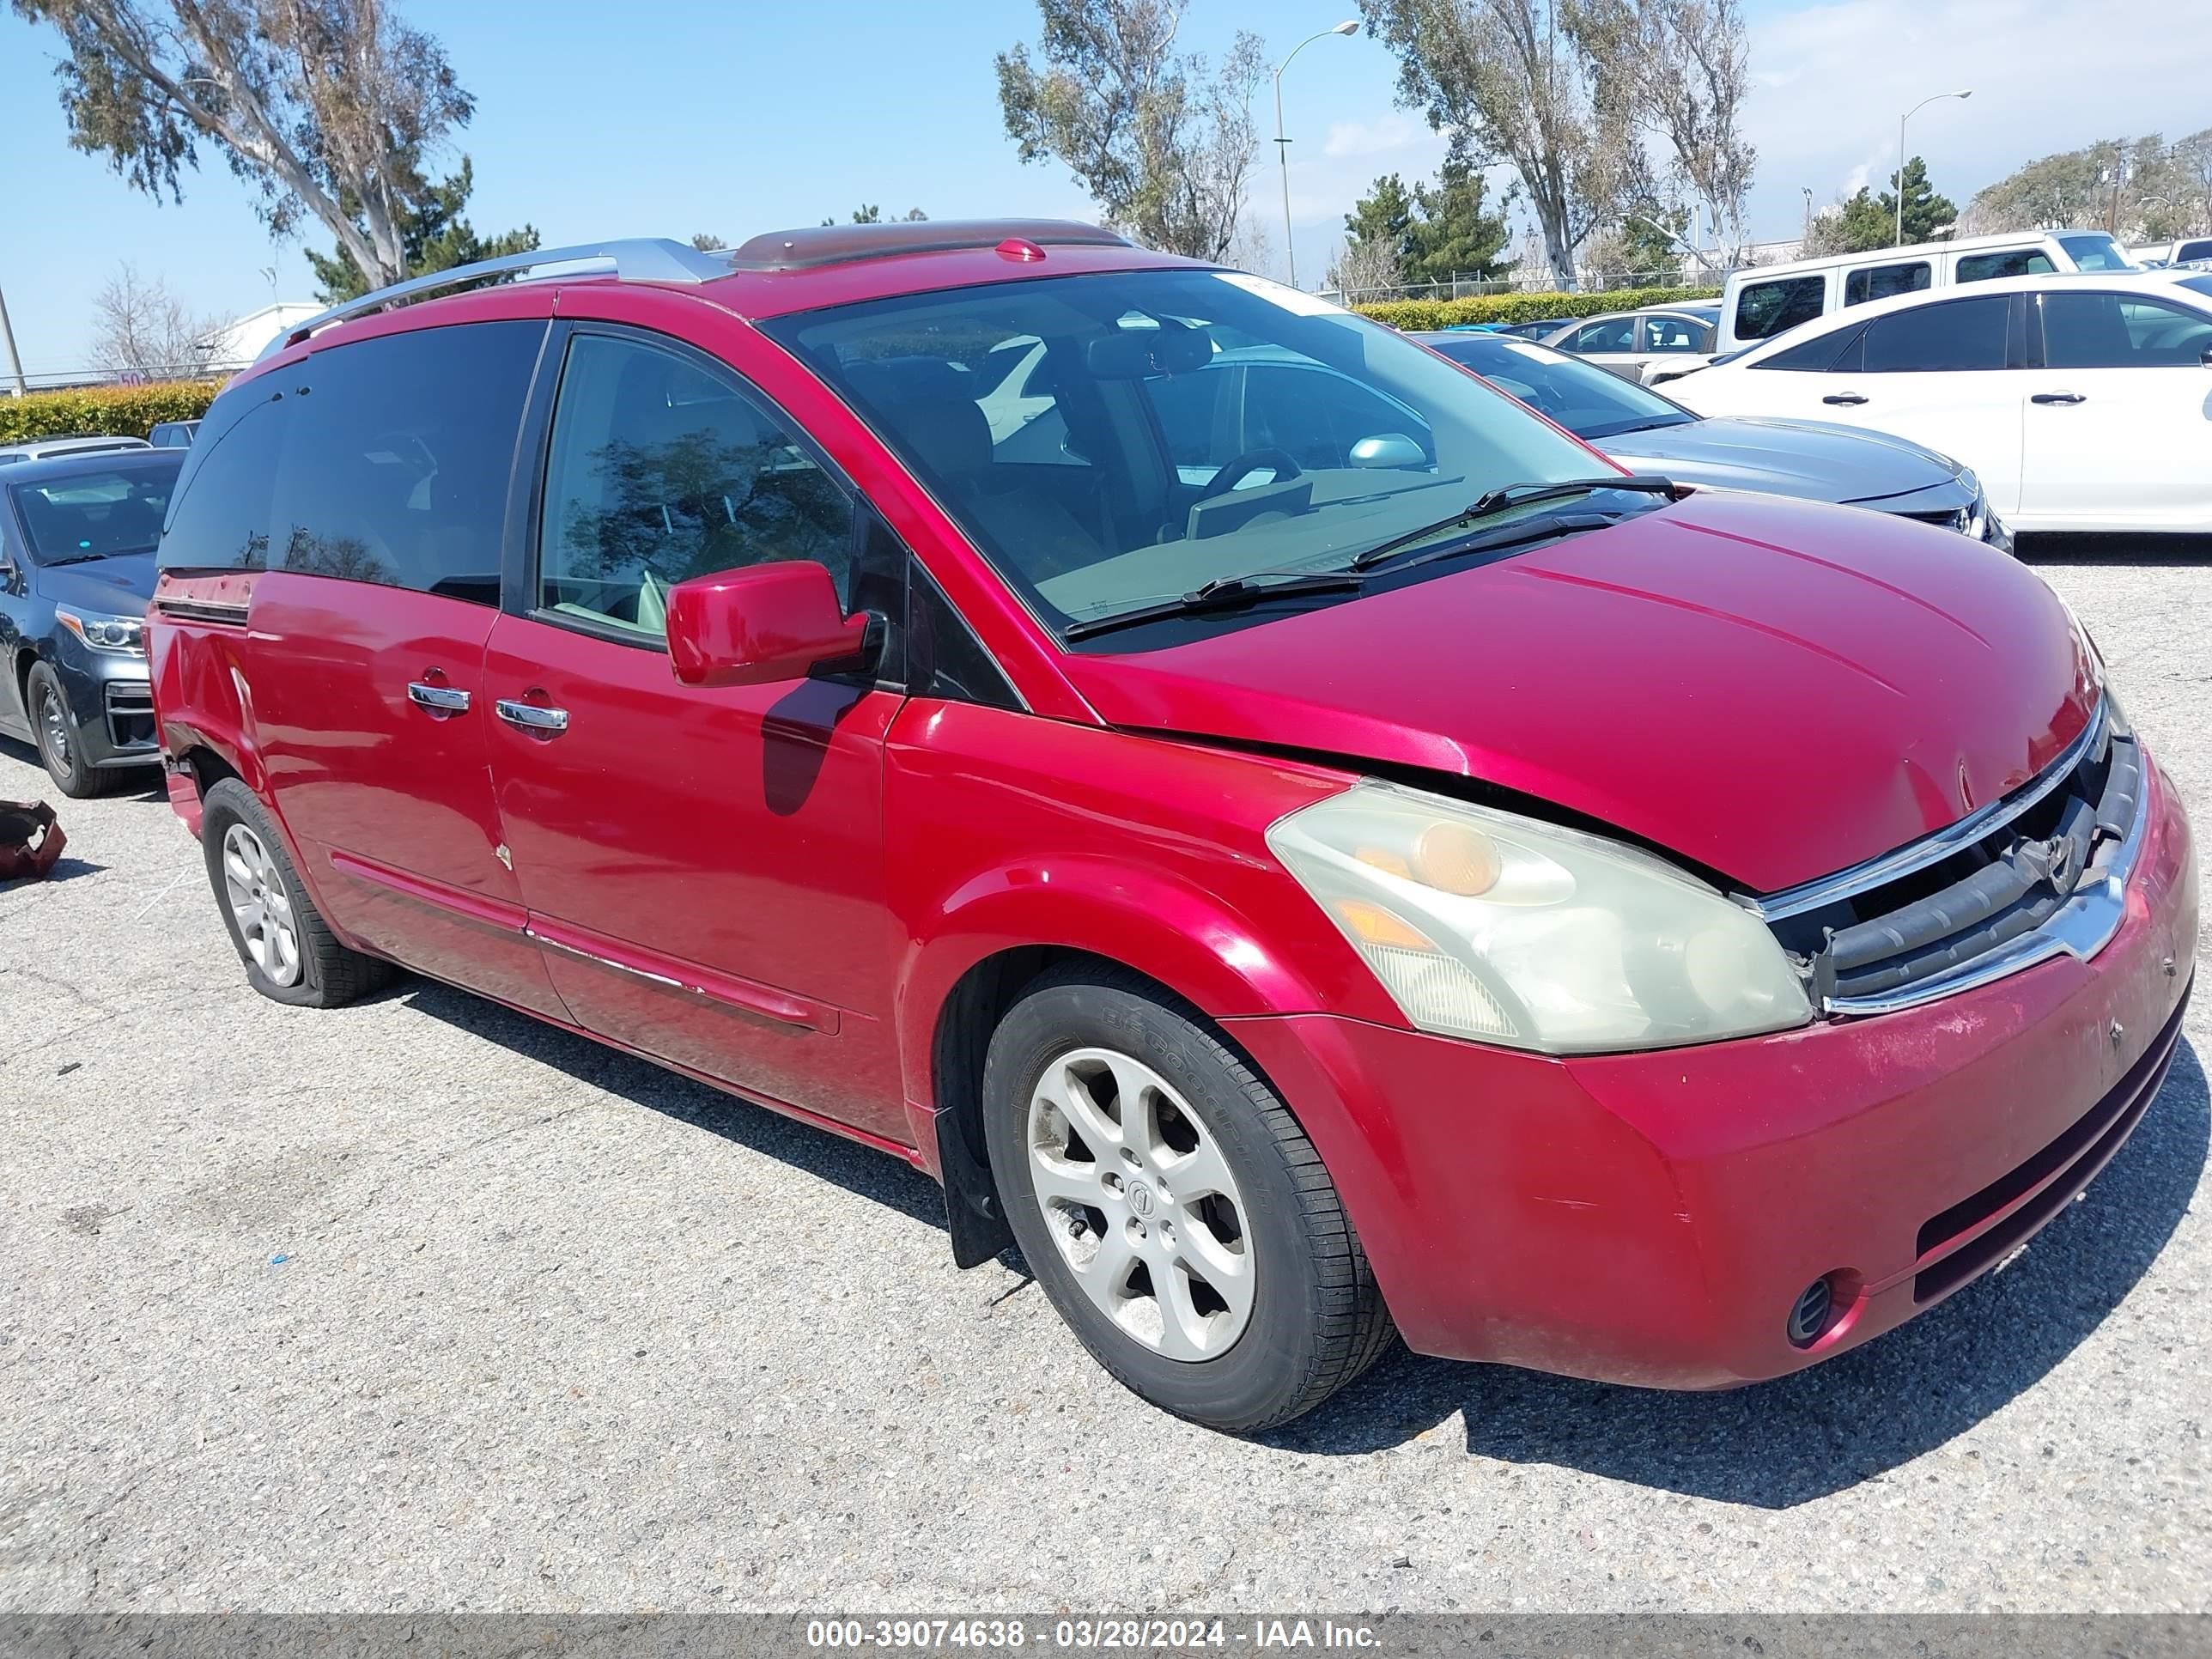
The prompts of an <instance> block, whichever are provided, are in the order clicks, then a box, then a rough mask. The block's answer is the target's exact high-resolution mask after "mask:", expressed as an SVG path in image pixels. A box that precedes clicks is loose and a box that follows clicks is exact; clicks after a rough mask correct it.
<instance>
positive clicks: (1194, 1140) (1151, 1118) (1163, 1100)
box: [1027, 1048, 1255, 1361]
mask: <svg viewBox="0 0 2212 1659" xmlns="http://www.w3.org/2000/svg"><path fill="white" fill-rule="evenodd" d="M1027 1140H1028V1146H1029V1161H1030V1186H1031V1187H1032V1188H1033V1189H1034V1190H1035V1192H1036V1202H1037V1207H1038V1208H1039V1209H1040V1210H1042V1212H1043V1213H1044V1219H1045V1225H1046V1226H1047V1227H1048V1229H1049V1231H1050V1232H1051V1234H1052V1239H1053V1243H1054V1244H1055V1245H1056V1246H1058V1247H1059V1249H1060V1256H1061V1259H1062V1260H1063V1261H1066V1264H1067V1266H1068V1267H1069V1269H1070V1270H1071V1271H1072V1272H1073V1274H1074V1277H1075V1280H1076V1283H1077V1284H1079V1285H1081V1286H1082V1288H1083V1292H1084V1294H1085V1296H1087V1297H1089V1298H1090V1299H1091V1303H1092V1304H1093V1305H1094V1306H1096V1307H1097V1309H1098V1310H1099V1311H1101V1312H1102V1313H1103V1314H1105V1315H1106V1316H1107V1317H1108V1318H1109V1319H1111V1320H1113V1321H1114V1322H1115V1324H1116V1325H1118V1326H1119V1327H1120V1328H1121V1329H1122V1330H1123V1331H1125V1332H1127V1334H1129V1335H1130V1336H1132V1337H1133V1338H1134V1339H1136V1340H1138V1341H1139V1342H1141V1343H1143V1344H1145V1345H1146V1346H1147V1347H1149V1348H1152V1350H1154V1351H1155V1352H1158V1353H1159V1354H1160V1355H1162V1356H1163V1357H1164V1358H1169V1359H1176V1360H1183V1361H1194V1360H1200V1359H1212V1358H1215V1357H1216V1356H1217V1355H1219V1354H1222V1353H1225V1352H1227V1351H1228V1350H1229V1348H1230V1347H1231V1346H1233V1345H1234V1344H1235V1342H1236V1341H1237V1338H1238V1337H1240V1336H1242V1335H1243V1334H1244V1328H1245V1327H1246V1326H1247V1325H1248V1324H1249V1322H1250V1321H1251V1316H1252V1295H1253V1277H1254V1269H1255V1258H1254V1255H1253V1251H1252V1246H1251V1241H1250V1239H1249V1237H1248V1232H1247V1221H1248V1216H1249V1212H1248V1211H1247V1209H1246V1207H1245V1203H1244V1198H1243V1194H1242V1193H1241V1192H1239V1191H1238V1190H1237V1178H1236V1176H1234V1175H1233V1174H1232V1173H1231V1170H1230V1168H1229V1162H1228V1159H1227V1158H1225V1156H1224V1155H1223V1153H1222V1151H1221V1147H1220V1146H1219V1144H1218V1142H1217V1141H1216V1140H1215V1139H1214V1138H1213V1135H1212V1132H1211V1131H1210V1130H1208V1129H1207V1128H1206V1125H1205V1123H1204V1122H1203V1121H1200V1118H1199V1116H1198V1114H1197V1113H1196V1112H1194V1110H1192V1109H1191V1107H1190V1104H1189V1103H1188V1101H1186V1100H1185V1099H1184V1098H1183V1097H1182V1094H1181V1093H1180V1092H1178V1091H1176V1088H1175V1086H1174V1085H1172V1084H1170V1082H1169V1081H1168V1080H1167V1079H1165V1078H1164V1077H1162V1076H1161V1075H1160V1074H1159V1073H1158V1072H1156V1071H1154V1070H1153V1069H1152V1067H1151V1066H1147V1065H1146V1064H1145V1063H1144V1062H1143V1061H1142V1060H1137V1059H1135V1058H1134V1057H1133V1056H1131V1055H1129V1054H1121V1053H1119V1052H1117V1051H1115V1050H1114V1049H1110V1048H1078V1049H1075V1050H1073V1052H1071V1053H1068V1054H1063V1055H1061V1056H1060V1058H1058V1059H1057V1060H1054V1061H1052V1063H1051V1064H1050V1065H1048V1066H1046V1067H1045V1070H1044V1074H1043V1076H1042V1077H1041V1078H1040V1079H1038V1080H1037V1084H1036V1089H1035V1090H1034V1091H1032V1093H1031V1095H1030V1109H1029V1121H1028V1136H1027Z"/></svg>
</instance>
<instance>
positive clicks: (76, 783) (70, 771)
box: [24, 662, 106, 800]
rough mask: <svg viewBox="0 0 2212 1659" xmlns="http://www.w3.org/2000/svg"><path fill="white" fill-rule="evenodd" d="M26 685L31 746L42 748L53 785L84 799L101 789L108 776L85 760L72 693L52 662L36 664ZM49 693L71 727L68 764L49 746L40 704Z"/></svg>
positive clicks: (40, 754) (41, 752)
mask: <svg viewBox="0 0 2212 1659" xmlns="http://www.w3.org/2000/svg"><path fill="white" fill-rule="evenodd" d="M24 689H25V690H26V691H27V693H28V694H29V695H28V696H26V697H25V699H24V701H25V702H27V704H28V705H29V708H27V710H26V711H25V712H27V714H29V715H30V717H31V746H32V747H33V748H34V749H36V750H38V751H39V764H40V765H41V766H43V767H45V768H46V775H47V776H48V777H50V778H52V780H53V781H54V787H56V788H58V789H59V790H60V791H61V792H62V793H64V795H67V796H68V797H69V798H70V799H71V800H85V799H89V798H91V797H92V796H94V795H97V794H99V793H101V785H102V784H103V783H104V782H105V781H106V780H105V779H103V778H102V777H101V776H100V771H99V769H98V768H96V767H93V766H90V765H88V764H87V763H86V762H85V757H84V738H83V736H82V732H80V730H79V729H78V726H77V723H76V715H75V714H72V713H71V712H70V702H69V693H68V692H67V690H64V687H63V685H62V682H61V676H60V675H59V674H58V673H56V672H55V671H54V667H53V665H52V664H51V663H44V662H41V663H34V664H33V665H32V667H31V672H30V677H29V680H28V683H27V684H26V686H25V688H24ZM50 695H51V696H52V697H53V699H54V702H55V703H56V705H57V706H58V707H59V708H60V709H61V713H62V722H63V724H64V725H65V726H68V727H69V738H70V753H69V763H68V764H67V765H66V766H59V765H57V764H56V763H55V760H54V756H53V751H52V750H51V749H49V748H47V746H46V713H45V710H44V709H43V708H41V707H40V705H41V704H42V703H43V702H45V701H46V698H47V696H50Z"/></svg>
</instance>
